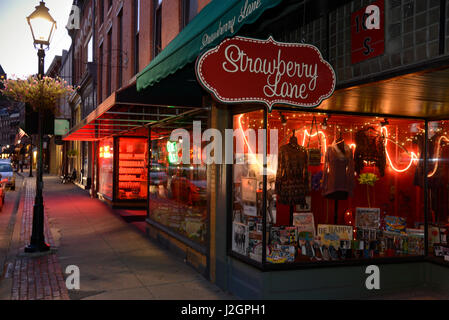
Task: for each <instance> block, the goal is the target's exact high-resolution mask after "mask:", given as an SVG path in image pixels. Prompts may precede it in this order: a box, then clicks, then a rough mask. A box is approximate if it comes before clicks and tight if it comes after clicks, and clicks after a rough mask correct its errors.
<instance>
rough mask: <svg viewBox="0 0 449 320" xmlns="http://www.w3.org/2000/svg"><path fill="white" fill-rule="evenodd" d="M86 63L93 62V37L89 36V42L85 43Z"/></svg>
mask: <svg viewBox="0 0 449 320" xmlns="http://www.w3.org/2000/svg"><path fill="white" fill-rule="evenodd" d="M87 62H94V43H93V36H90V39H89V42H88V43H87Z"/></svg>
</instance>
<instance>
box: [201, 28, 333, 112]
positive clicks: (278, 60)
mask: <svg viewBox="0 0 449 320" xmlns="http://www.w3.org/2000/svg"><path fill="white" fill-rule="evenodd" d="M196 75H197V78H198V81H199V82H200V83H201V85H202V86H203V87H204V88H205V89H206V90H208V91H210V92H211V93H212V94H213V95H214V96H215V98H216V99H217V100H218V101H221V102H224V103H254V102H260V103H264V104H266V105H267V106H268V108H269V110H270V111H271V108H272V106H273V105H274V104H288V105H293V106H298V107H316V106H318V105H319V104H320V103H321V102H322V101H323V100H325V99H327V98H329V97H330V96H331V95H332V94H333V92H334V89H335V83H336V77H335V72H334V70H333V69H332V67H331V65H330V64H329V63H328V62H326V61H325V60H324V59H323V57H322V55H321V53H320V51H319V50H318V49H317V48H316V47H314V46H312V45H309V44H301V43H282V42H277V41H275V40H273V38H272V37H269V38H268V39H267V40H257V39H251V38H245V37H234V38H230V39H226V40H224V41H223V42H221V43H220V44H219V45H218V46H217V47H215V48H213V49H211V50H208V51H206V52H205V53H204V54H203V55H201V56H200V57H199V58H198V60H197V63H196Z"/></svg>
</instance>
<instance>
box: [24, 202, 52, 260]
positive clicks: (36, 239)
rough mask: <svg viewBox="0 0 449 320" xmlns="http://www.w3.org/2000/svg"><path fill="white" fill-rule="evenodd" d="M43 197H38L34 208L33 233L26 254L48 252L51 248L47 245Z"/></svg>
mask: <svg viewBox="0 0 449 320" xmlns="http://www.w3.org/2000/svg"><path fill="white" fill-rule="evenodd" d="M42 202H43V200H42V197H39V196H36V199H35V204H34V207H33V228H32V232H31V242H30V244H29V245H28V246H27V247H25V252H26V253H32V252H46V251H49V250H50V246H49V245H48V244H47V243H45V236H44V206H43V205H42Z"/></svg>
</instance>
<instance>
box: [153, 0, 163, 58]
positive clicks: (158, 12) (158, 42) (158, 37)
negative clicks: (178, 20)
mask: <svg viewBox="0 0 449 320" xmlns="http://www.w3.org/2000/svg"><path fill="white" fill-rule="evenodd" d="M153 1H154V26H153V41H154V43H153V47H154V49H153V57H156V56H157V55H158V54H159V52H161V51H162V0H153Z"/></svg>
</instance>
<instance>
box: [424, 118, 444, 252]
mask: <svg viewBox="0 0 449 320" xmlns="http://www.w3.org/2000/svg"><path fill="white" fill-rule="evenodd" d="M419 138H420V139H417V140H416V143H417V145H418V146H419V148H420V149H421V150H423V149H424V143H423V142H424V140H423V136H420V137H419ZM427 172H428V174H427V177H428V188H429V189H428V190H429V191H428V197H429V209H428V212H429V214H428V218H429V219H428V220H429V221H428V237H429V254H430V255H434V256H436V257H439V258H441V259H444V260H446V261H449V244H448V233H449V123H448V121H432V122H429V124H428V164H427ZM423 173H424V164H423V163H420V165H419V167H417V170H416V176H417V177H419V178H420V177H422V175H423ZM420 186H421V187H422V184H420ZM421 227H422V228H424V226H421Z"/></svg>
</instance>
